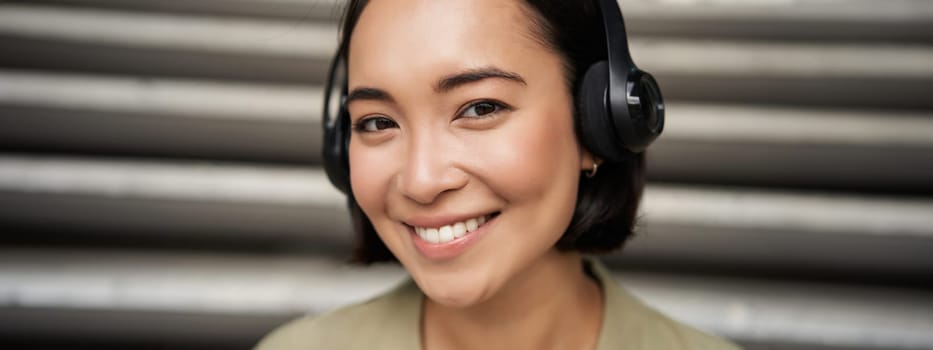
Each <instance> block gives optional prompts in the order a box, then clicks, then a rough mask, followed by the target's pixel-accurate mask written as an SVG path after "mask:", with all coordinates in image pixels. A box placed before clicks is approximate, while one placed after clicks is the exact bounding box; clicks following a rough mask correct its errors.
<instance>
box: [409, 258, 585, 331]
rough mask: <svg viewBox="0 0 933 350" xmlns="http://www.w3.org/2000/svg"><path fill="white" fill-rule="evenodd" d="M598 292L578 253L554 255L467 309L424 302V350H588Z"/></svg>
mask: <svg viewBox="0 0 933 350" xmlns="http://www.w3.org/2000/svg"><path fill="white" fill-rule="evenodd" d="M602 313H603V311H602V296H601V292H600V288H599V286H598V285H597V283H596V282H595V281H593V280H592V279H590V278H589V277H588V276H587V275H586V273H585V272H584V271H583V265H582V258H581V257H580V255H579V254H577V253H559V252H557V251H556V250H552V251H551V252H549V253H548V254H547V255H546V256H544V257H542V258H541V259H540V261H538V262H535V263H534V264H532V266H531V267H530V268H529V269H528V270H526V271H524V272H523V273H521V274H519V275H518V276H516V278H515V279H514V280H512V281H510V282H509V283H508V284H507V285H505V286H503V288H502V290H500V291H499V292H498V293H496V295H495V296H493V297H492V298H491V299H489V300H487V301H485V302H483V303H480V304H478V305H473V306H470V307H466V308H451V307H445V306H443V305H440V304H437V303H434V302H431V301H430V300H429V299H426V300H425V308H424V322H423V324H424V325H431V326H430V327H425V328H424V344H425V348H426V349H558V348H559V349H568V348H571V349H592V348H595V345H596V339H597V338H598V336H599V328H600V326H601V324H602Z"/></svg>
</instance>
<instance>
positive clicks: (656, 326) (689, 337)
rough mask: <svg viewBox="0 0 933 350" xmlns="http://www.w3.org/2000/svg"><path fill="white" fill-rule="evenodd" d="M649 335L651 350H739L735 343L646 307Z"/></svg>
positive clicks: (647, 331)
mask: <svg viewBox="0 0 933 350" xmlns="http://www.w3.org/2000/svg"><path fill="white" fill-rule="evenodd" d="M645 308H646V309H647V310H646V311H645V315H646V316H647V317H646V318H648V319H651V322H649V323H647V324H646V326H648V329H646V333H647V335H650V339H651V342H652V343H653V344H651V346H648V347H646V348H650V349H682V350H739V349H741V348H740V347H739V346H738V345H736V344H735V343H732V342H731V341H729V340H726V339H723V338H720V337H717V336H714V335H712V334H709V333H706V332H704V331H701V330H699V329H696V328H693V327H691V326H688V325H686V324H683V323H681V322H678V321H676V320H673V319H671V318H670V317H668V316H667V315H664V314H662V313H661V312H659V311H657V310H655V309H653V308H650V307H648V306H645Z"/></svg>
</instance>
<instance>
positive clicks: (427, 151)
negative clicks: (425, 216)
mask: <svg viewBox="0 0 933 350" xmlns="http://www.w3.org/2000/svg"><path fill="white" fill-rule="evenodd" d="M416 134H420V135H412V136H413V137H412V138H411V139H410V140H409V143H408V149H407V151H406V155H405V158H404V159H403V161H404V162H405V164H404V165H403V167H402V171H401V172H399V174H398V178H397V181H396V183H397V185H398V189H399V191H400V192H401V193H402V195H404V196H405V197H407V198H409V199H411V200H412V201H414V202H417V203H419V204H431V203H433V202H434V201H436V200H437V199H438V197H439V196H441V195H442V194H444V193H445V192H450V191H454V190H457V189H460V188H462V187H464V186H466V184H467V182H468V181H469V178H468V175H467V174H466V172H464V171H463V169H460V168H459V167H458V166H457V165H456V164H457V161H456V160H457V155H458V154H459V153H460V152H459V151H458V147H456V146H455V145H454V142H453V141H452V140H451V138H450V137H449V136H445V135H443V134H440V133H431V132H424V133H416Z"/></svg>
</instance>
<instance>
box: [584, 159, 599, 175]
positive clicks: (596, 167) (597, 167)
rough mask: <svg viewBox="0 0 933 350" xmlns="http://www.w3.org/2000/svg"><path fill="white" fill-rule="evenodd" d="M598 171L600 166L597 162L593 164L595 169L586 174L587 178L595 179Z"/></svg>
mask: <svg viewBox="0 0 933 350" xmlns="http://www.w3.org/2000/svg"><path fill="white" fill-rule="evenodd" d="M597 170H599V164H598V163H596V162H593V169H590V170H589V171H587V172H586V177H588V178H593V176H596V171H597Z"/></svg>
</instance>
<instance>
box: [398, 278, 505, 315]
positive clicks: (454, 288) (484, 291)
mask: <svg viewBox="0 0 933 350" xmlns="http://www.w3.org/2000/svg"><path fill="white" fill-rule="evenodd" d="M413 278H414V280H415V282H416V283H417V284H418V287H419V288H421V291H422V292H424V295H425V296H427V297H428V298H429V299H431V301H433V302H435V303H437V304H440V305H443V306H446V307H452V308H465V307H470V306H474V305H478V304H481V303H483V302H485V301H486V300H489V299H490V298H491V297H492V295H493V294H495V291H496V290H498V288H496V286H495V283H494V282H493V276H492V275H490V274H489V273H464V272H459V271H458V272H442V273H439V274H431V273H419V274H413Z"/></svg>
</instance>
